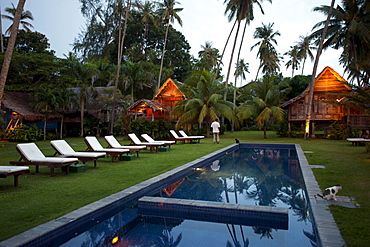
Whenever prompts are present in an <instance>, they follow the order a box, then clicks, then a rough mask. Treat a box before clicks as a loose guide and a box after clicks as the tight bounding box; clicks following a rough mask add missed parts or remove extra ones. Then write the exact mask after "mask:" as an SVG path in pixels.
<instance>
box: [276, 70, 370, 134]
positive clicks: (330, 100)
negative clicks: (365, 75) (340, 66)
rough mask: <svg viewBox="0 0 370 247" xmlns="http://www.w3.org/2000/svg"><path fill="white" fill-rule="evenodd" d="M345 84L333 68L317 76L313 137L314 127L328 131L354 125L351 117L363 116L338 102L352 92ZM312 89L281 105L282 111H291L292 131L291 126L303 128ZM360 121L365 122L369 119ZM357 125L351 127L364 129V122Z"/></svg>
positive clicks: (289, 117) (312, 125)
mask: <svg viewBox="0 0 370 247" xmlns="http://www.w3.org/2000/svg"><path fill="white" fill-rule="evenodd" d="M344 82H346V80H345V79H344V78H343V77H342V76H340V75H339V74H338V73H337V72H336V71H334V70H333V69H332V68H330V67H325V68H324V70H323V71H322V72H321V73H320V74H319V75H318V76H317V77H316V79H315V86H314V89H313V90H314V91H313V100H312V108H311V109H312V114H311V128H310V129H311V135H314V131H315V128H316V129H317V128H320V129H325V128H326V127H328V126H329V125H331V124H333V123H335V122H344V123H349V124H351V123H350V122H348V120H347V119H351V118H350V116H360V115H361V113H360V112H358V111H355V110H354V109H352V108H349V107H346V106H345V105H342V104H336V103H335V102H338V103H339V102H341V101H342V100H345V97H344V96H343V95H345V94H349V93H351V92H352V89H351V88H350V87H349V86H348V84H347V83H344ZM310 90H311V87H310V86H308V87H307V88H306V89H305V90H304V91H303V92H302V93H301V94H300V95H299V96H297V97H295V98H293V99H291V100H289V101H287V102H286V103H284V104H283V105H281V107H282V108H284V109H287V110H288V124H289V131H290V130H291V124H294V123H295V124H303V125H304V123H305V121H306V111H307V106H308V96H309V92H310ZM360 118H361V119H364V120H365V119H366V116H362V117H360ZM356 119H358V118H356ZM357 123H358V124H355V123H353V124H352V127H353V128H359V127H360V128H361V124H362V123H360V121H357ZM368 125H369V122H368V123H367V127H369V126H368ZM365 126H366V125H365ZM365 126H362V127H365Z"/></svg>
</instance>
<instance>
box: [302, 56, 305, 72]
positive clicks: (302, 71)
mask: <svg viewBox="0 0 370 247" xmlns="http://www.w3.org/2000/svg"><path fill="white" fill-rule="evenodd" d="M305 63H306V58H304V59H303V64H302V75H303V70H304V64H305Z"/></svg>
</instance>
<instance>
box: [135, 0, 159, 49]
mask: <svg viewBox="0 0 370 247" xmlns="http://www.w3.org/2000/svg"><path fill="white" fill-rule="evenodd" d="M154 8H155V3H153V2H150V1H145V2H144V3H143V4H138V9H139V12H140V14H141V22H142V23H143V24H144V38H143V39H144V45H143V48H142V49H143V50H145V45H146V37H147V34H148V31H149V23H150V22H152V23H155V22H156V19H155V18H156V17H155V10H154Z"/></svg>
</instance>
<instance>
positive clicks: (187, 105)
mask: <svg viewBox="0 0 370 247" xmlns="http://www.w3.org/2000/svg"><path fill="white" fill-rule="evenodd" d="M186 84H187V85H189V88H188V89H189V91H188V92H189V93H188V95H187V96H188V97H189V99H187V100H184V101H181V102H179V103H178V105H176V106H175V108H174V112H173V113H174V114H175V115H178V116H180V118H179V120H178V122H177V124H176V128H179V127H180V126H182V125H184V124H193V123H198V124H199V125H200V126H201V125H202V124H203V123H204V124H205V125H206V131H207V133H206V136H207V137H209V136H210V133H209V126H210V124H211V122H212V121H213V120H214V119H218V118H219V117H220V116H223V117H225V118H227V119H229V120H230V121H235V120H236V118H235V115H234V104H233V103H231V102H229V101H226V100H223V99H222V94H223V91H225V90H228V89H225V88H222V85H221V84H220V83H219V81H217V80H216V81H215V80H214V74H213V73H212V72H210V71H208V70H205V69H203V70H199V71H195V72H194V73H193V74H192V75H191V76H190V78H189V79H188V81H186ZM192 85H195V86H192Z"/></svg>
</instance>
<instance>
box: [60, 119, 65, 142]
mask: <svg viewBox="0 0 370 247" xmlns="http://www.w3.org/2000/svg"><path fill="white" fill-rule="evenodd" d="M63 124H64V114H62V120H61V121H60V132H59V137H60V139H63Z"/></svg>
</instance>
